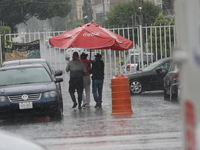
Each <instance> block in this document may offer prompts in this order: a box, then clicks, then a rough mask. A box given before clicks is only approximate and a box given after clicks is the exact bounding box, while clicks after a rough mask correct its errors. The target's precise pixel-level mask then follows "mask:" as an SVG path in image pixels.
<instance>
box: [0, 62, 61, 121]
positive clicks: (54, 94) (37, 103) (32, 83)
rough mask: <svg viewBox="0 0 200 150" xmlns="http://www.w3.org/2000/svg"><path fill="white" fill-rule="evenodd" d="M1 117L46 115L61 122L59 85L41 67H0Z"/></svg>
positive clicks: (56, 80)
mask: <svg viewBox="0 0 200 150" xmlns="http://www.w3.org/2000/svg"><path fill="white" fill-rule="evenodd" d="M0 77H1V78H0V91H1V92H0V118H2V119H4V118H9V117H15V116H21V115H35V116H40V115H42V116H43V115H48V116H50V117H53V118H56V119H61V118H62V112H63V99H62V94H61V91H60V90H59V86H58V84H56V83H58V82H62V81H63V79H62V78H55V79H53V78H52V76H51V75H50V74H49V72H48V71H47V69H46V68H45V67H44V66H43V65H41V64H28V65H17V66H10V67H2V68H0Z"/></svg>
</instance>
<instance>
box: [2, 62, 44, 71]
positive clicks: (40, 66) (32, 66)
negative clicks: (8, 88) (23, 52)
mask: <svg viewBox="0 0 200 150" xmlns="http://www.w3.org/2000/svg"><path fill="white" fill-rule="evenodd" d="M20 68H45V67H44V66H43V65H42V64H24V65H17V66H8V67H3V68H0V71H2V70H10V69H20Z"/></svg>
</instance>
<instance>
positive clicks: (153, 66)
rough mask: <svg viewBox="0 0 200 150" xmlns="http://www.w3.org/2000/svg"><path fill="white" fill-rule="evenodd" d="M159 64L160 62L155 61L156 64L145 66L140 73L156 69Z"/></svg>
mask: <svg viewBox="0 0 200 150" xmlns="http://www.w3.org/2000/svg"><path fill="white" fill-rule="evenodd" d="M161 62H162V61H156V62H154V63H152V64H150V65H149V66H147V67H146V68H144V69H143V70H142V71H150V70H152V69H154V68H156V67H157V66H158V65H160V64H161Z"/></svg>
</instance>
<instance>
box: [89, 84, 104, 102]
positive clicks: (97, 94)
mask: <svg viewBox="0 0 200 150" xmlns="http://www.w3.org/2000/svg"><path fill="white" fill-rule="evenodd" d="M102 90H103V80H92V93H93V96H94V100H95V102H96V103H101V102H102Z"/></svg>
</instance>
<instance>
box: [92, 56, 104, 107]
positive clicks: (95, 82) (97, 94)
mask: <svg viewBox="0 0 200 150" xmlns="http://www.w3.org/2000/svg"><path fill="white" fill-rule="evenodd" d="M101 58H102V56H101V54H99V53H97V54H96V55H95V61H92V69H91V73H92V93H93V97H94V100H95V102H96V105H95V108H101V107H102V90H103V81H104V62H103V61H102V60H101Z"/></svg>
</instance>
